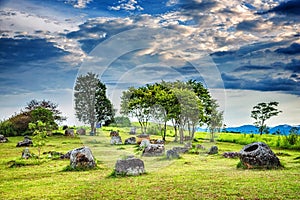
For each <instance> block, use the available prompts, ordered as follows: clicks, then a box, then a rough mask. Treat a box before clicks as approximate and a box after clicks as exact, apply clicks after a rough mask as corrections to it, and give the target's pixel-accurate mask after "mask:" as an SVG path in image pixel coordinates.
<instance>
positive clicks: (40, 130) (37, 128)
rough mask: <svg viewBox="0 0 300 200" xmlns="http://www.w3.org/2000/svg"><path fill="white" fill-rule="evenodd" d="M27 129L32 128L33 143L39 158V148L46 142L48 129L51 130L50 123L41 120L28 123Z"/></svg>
mask: <svg viewBox="0 0 300 200" xmlns="http://www.w3.org/2000/svg"><path fill="white" fill-rule="evenodd" d="M29 129H30V130H33V145H34V146H36V147H38V152H39V158H40V156H41V148H42V146H45V144H46V138H47V133H48V131H51V125H50V124H47V123H45V122H42V121H37V122H36V123H29Z"/></svg>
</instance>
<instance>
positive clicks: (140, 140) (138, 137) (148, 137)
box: [137, 134, 150, 144]
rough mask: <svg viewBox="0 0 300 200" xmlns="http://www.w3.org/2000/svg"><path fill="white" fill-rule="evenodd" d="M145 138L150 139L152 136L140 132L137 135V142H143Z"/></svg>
mask: <svg viewBox="0 0 300 200" xmlns="http://www.w3.org/2000/svg"><path fill="white" fill-rule="evenodd" d="M143 140H149V141H150V136H149V135H148V134H140V135H138V136H137V143H138V144H141V142H142V141H143Z"/></svg>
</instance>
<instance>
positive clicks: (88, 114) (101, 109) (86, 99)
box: [74, 72, 113, 132]
mask: <svg viewBox="0 0 300 200" xmlns="http://www.w3.org/2000/svg"><path fill="white" fill-rule="evenodd" d="M74 97H75V111H76V117H77V118H78V120H79V121H81V122H83V123H86V124H90V127H91V131H92V132H94V131H95V125H96V123H97V122H102V121H105V120H110V119H112V118H113V109H112V104H111V102H110V101H109V100H108V98H107V97H106V87H105V85H104V84H103V83H101V81H100V80H99V78H98V75H96V74H94V73H92V72H88V73H87V74H86V75H80V76H79V77H77V80H76V83H75V88H74Z"/></svg>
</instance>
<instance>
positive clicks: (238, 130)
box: [197, 124, 300, 135]
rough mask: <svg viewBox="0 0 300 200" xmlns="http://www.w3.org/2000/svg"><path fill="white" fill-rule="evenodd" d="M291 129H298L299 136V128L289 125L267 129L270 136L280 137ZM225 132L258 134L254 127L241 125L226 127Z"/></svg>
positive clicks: (201, 129) (203, 130)
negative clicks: (276, 135)
mask: <svg viewBox="0 0 300 200" xmlns="http://www.w3.org/2000/svg"><path fill="white" fill-rule="evenodd" d="M293 127H296V128H298V133H299V134H300V125H299V126H290V125H287V124H283V125H278V126H275V127H269V132H270V134H274V133H278V134H281V135H287V134H289V133H290V130H291V129H292V128H293ZM197 131H201V132H207V129H205V128H198V129H197ZM226 131H227V132H231V133H253V134H259V130H258V128H257V127H256V126H254V125H243V126H239V127H228V128H226Z"/></svg>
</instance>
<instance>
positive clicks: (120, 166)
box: [115, 157, 145, 176]
mask: <svg viewBox="0 0 300 200" xmlns="http://www.w3.org/2000/svg"><path fill="white" fill-rule="evenodd" d="M115 173H116V174H117V175H125V176H138V175H141V174H143V173H145V165H144V162H143V161H142V160H141V159H138V158H134V157H129V158H127V159H122V160H118V161H117V163H116V165H115Z"/></svg>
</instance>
